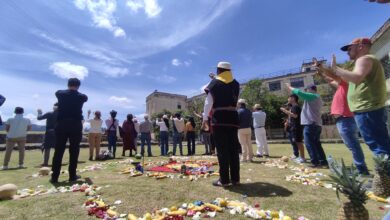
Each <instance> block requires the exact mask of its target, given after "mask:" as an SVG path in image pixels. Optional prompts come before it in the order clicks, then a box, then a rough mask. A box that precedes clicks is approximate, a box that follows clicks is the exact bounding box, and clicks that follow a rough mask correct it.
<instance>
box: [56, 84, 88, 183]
mask: <svg viewBox="0 0 390 220" xmlns="http://www.w3.org/2000/svg"><path fill="white" fill-rule="evenodd" d="M79 87H80V80H79V79H77V78H70V79H69V80H68V89H67V90H58V91H57V92H56V97H57V99H58V116H57V125H56V128H55V133H56V148H55V151H54V157H53V164H52V171H53V173H52V175H51V179H50V182H51V183H57V182H58V177H59V175H60V172H61V163H62V157H63V156H64V152H65V148H66V142H67V141H68V140H69V143H70V146H69V168H68V169H69V181H71V182H72V181H76V180H77V179H80V178H81V177H80V176H78V175H76V169H77V162H78V158H79V153H80V142H81V138H82V129H83V125H82V120H83V114H82V113H83V112H82V108H83V105H84V102H86V101H87V100H88V97H87V96H86V95H84V94H82V93H80V92H78V89H79Z"/></svg>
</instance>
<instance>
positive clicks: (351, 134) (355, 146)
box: [336, 117, 368, 174]
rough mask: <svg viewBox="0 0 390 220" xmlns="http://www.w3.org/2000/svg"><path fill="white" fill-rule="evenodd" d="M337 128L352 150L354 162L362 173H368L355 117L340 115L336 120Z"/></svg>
mask: <svg viewBox="0 0 390 220" xmlns="http://www.w3.org/2000/svg"><path fill="white" fill-rule="evenodd" d="M336 126H337V130H338V131H339V134H340V136H341V138H342V139H343V142H344V144H345V145H346V146H347V147H348V149H349V150H350V151H351V152H352V157H353V163H354V164H355V166H356V168H357V169H358V171H359V173H361V174H368V169H367V166H366V163H365V162H364V154H363V151H362V147H361V146H360V143H359V140H358V129H357V125H356V122H355V119H354V118H353V117H347V118H345V117H339V118H337V120H336Z"/></svg>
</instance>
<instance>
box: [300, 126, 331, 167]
mask: <svg viewBox="0 0 390 220" xmlns="http://www.w3.org/2000/svg"><path fill="white" fill-rule="evenodd" d="M321 131H322V127H321V126H319V125H315V124H311V125H304V127H303V135H304V137H305V145H306V149H307V152H308V153H309V155H310V161H311V163H312V164H313V165H327V164H328V162H327V161H326V156H325V152H324V149H323V148H322V145H321V140H320V136H321Z"/></svg>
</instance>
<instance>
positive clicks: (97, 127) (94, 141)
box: [87, 110, 103, 160]
mask: <svg viewBox="0 0 390 220" xmlns="http://www.w3.org/2000/svg"><path fill="white" fill-rule="evenodd" d="M90 115H91V110H88V115H87V122H89V124H90V129H89V134H88V142H89V160H93V151H95V160H98V159H99V153H100V142H101V140H102V124H103V120H102V119H101V113H100V111H96V112H95V113H94V115H95V117H94V118H93V119H89V116H90Z"/></svg>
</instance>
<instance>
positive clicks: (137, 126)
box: [133, 122, 139, 133]
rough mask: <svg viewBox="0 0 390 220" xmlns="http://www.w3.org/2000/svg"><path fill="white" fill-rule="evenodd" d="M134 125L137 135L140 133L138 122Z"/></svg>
mask: <svg viewBox="0 0 390 220" xmlns="http://www.w3.org/2000/svg"><path fill="white" fill-rule="evenodd" d="M133 123H134V128H135V131H136V132H137V133H139V124H138V122H133Z"/></svg>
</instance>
